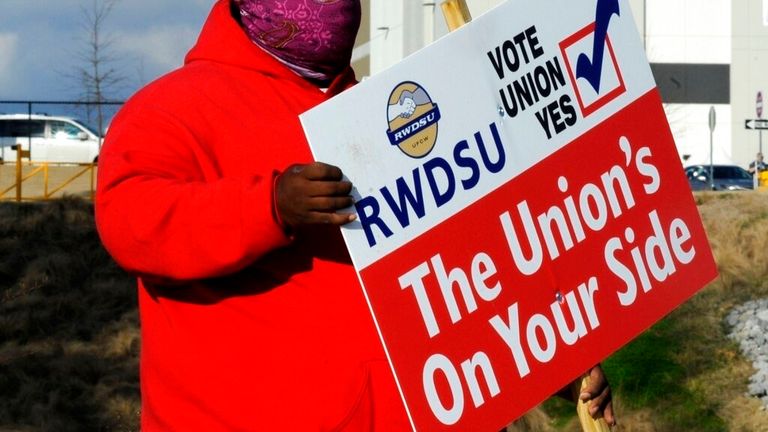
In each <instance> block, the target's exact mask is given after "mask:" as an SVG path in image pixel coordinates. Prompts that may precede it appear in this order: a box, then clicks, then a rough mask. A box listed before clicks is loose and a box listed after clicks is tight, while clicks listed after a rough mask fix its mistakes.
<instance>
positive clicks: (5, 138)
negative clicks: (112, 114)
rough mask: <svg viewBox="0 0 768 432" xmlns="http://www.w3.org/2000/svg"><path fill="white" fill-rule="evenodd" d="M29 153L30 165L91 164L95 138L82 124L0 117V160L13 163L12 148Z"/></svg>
mask: <svg viewBox="0 0 768 432" xmlns="http://www.w3.org/2000/svg"><path fill="white" fill-rule="evenodd" d="M17 144H18V145H21V148H22V149H23V150H31V151H30V157H29V160H30V161H31V162H65V163H91V162H95V161H96V160H97V159H98V157H99V137H98V136H97V135H96V133H94V132H93V131H92V130H91V129H89V128H88V127H86V126H85V125H84V124H83V123H82V122H78V121H77V120H75V119H72V118H69V117H56V116H49V115H42V114H32V115H29V114H0V159H1V160H2V161H4V162H5V163H11V162H15V161H16V150H14V149H13V147H14V146H16V145H17Z"/></svg>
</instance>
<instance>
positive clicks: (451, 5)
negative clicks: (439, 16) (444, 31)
mask: <svg viewBox="0 0 768 432" xmlns="http://www.w3.org/2000/svg"><path fill="white" fill-rule="evenodd" d="M440 7H441V8H442V9H443V16H444V17H445V23H446V24H448V30H449V31H454V30H456V29H457V28H459V27H461V26H463V25H464V24H466V23H468V22H470V21H472V15H470V14H469V8H468V7H467V2H466V0H445V1H444V2H442V3H441V4H440Z"/></svg>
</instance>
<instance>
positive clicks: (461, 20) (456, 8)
mask: <svg viewBox="0 0 768 432" xmlns="http://www.w3.org/2000/svg"><path fill="white" fill-rule="evenodd" d="M440 7H441V8H442V10H443V16H444V17H445V22H446V24H448V30H449V31H454V30H456V29H457V28H459V27H461V26H463V25H464V24H466V23H468V22H470V21H472V15H470V13H469V8H468V7H467V2H466V0H445V1H444V2H442V3H441V4H440ZM588 383H589V376H584V377H582V379H581V381H580V382H577V383H576V384H575V385H574V390H575V391H576V400H577V402H576V412H577V413H578V414H579V422H581V428H582V430H584V432H610V430H611V428H610V426H608V423H606V422H605V420H603V419H602V418H601V419H599V420H595V419H593V418H592V416H591V415H589V406H588V404H586V403H584V402H582V401H580V400H578V399H579V398H578V395H579V394H580V393H581V390H583V389H584V388H586V387H587V384H588Z"/></svg>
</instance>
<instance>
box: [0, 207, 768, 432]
mask: <svg viewBox="0 0 768 432" xmlns="http://www.w3.org/2000/svg"><path fill="white" fill-rule="evenodd" d="M696 199H697V202H698V204H699V209H700V211H701V214H702V218H703V220H704V223H705V226H706V229H707V232H708V234H709V237H710V242H711V244H712V248H713V251H714V254H715V258H716V260H717V263H718V268H719V271H720V277H719V278H718V279H717V280H716V281H715V282H713V283H712V284H711V285H710V286H708V287H707V288H705V289H704V290H702V291H701V292H700V293H699V294H698V295H696V296H695V297H694V298H693V299H692V300H691V301H689V302H687V303H686V304H685V305H683V306H682V307H681V308H679V309H678V310H676V311H675V312H674V313H672V314H671V315H670V316H669V317H668V318H667V319H665V320H664V321H663V323H662V324H661V325H660V326H659V327H658V328H655V329H654V330H653V331H652V334H651V335H650V336H651V339H646V342H648V340H651V341H652V342H653V341H657V340H658V341H660V342H659V343H673V344H674V350H673V351H672V354H671V357H670V359H669V362H670V363H671V364H672V366H673V367H674V368H676V369H674V370H675V371H676V373H677V374H678V375H675V376H674V378H673V379H674V381H673V382H674V384H675V385H677V386H679V387H680V388H682V389H683V390H684V393H685V395H686V396H687V397H688V398H687V399H685V400H684V401H683V402H680V400H677V399H675V398H673V397H671V396H670V397H669V398H667V399H664V397H663V396H662V399H661V400H652V401H650V402H647V403H646V404H644V405H643V404H640V405H638V404H637V403H636V402H635V401H633V400H632V399H631V395H630V394H629V392H626V391H622V388H621V387H618V388H616V390H617V391H616V396H615V400H616V402H615V405H616V411H617V412H618V414H619V421H620V424H621V430H622V431H625V432H676V431H684V430H704V429H691V428H685V427H682V426H680V425H682V424H687V423H685V422H690V421H691V417H694V418H695V417H697V416H699V413H706V414H707V415H708V416H710V417H712V418H716V419H719V420H718V422H719V423H718V422H715V426H713V427H712V428H710V429H706V430H727V431H735V432H762V431H766V430H768V427H767V426H766V425H768V414H766V412H765V411H763V410H761V409H760V404H759V403H758V402H757V401H755V400H751V399H747V398H745V397H744V393H745V390H746V383H747V380H748V377H749V376H750V375H751V373H752V368H751V366H750V364H749V363H748V362H747V361H745V360H744V359H743V357H742V356H741V355H740V353H739V352H738V349H737V347H736V345H735V344H734V343H733V342H732V341H730V340H728V339H727V338H726V337H725V334H726V333H727V331H728V329H727V328H726V327H725V325H724V324H723V318H724V317H725V315H726V314H727V313H728V312H729V311H730V309H731V308H732V307H734V306H735V305H738V304H741V303H743V302H745V301H747V300H750V299H753V298H760V297H767V296H768V248H767V247H768V195H763V194H760V193H734V194H728V193H718V194H711V193H704V194H701V195H697V196H696ZM138 349H139V333H138V322H137V315H136V298H135V284H134V281H133V279H132V278H131V277H129V276H128V275H126V274H124V273H123V272H122V271H121V270H119V269H118V268H117V267H116V266H115V264H114V263H113V262H112V260H111V259H110V258H109V256H108V255H107V254H106V252H105V251H104V250H103V249H102V248H101V245H100V242H99V240H98V237H97V235H96V233H95V230H94V226H93V216H92V206H91V205H90V204H88V203H86V202H84V201H82V200H78V199H74V198H66V199H63V200H58V201H53V202H49V203H46V204H22V205H16V204H8V203H5V204H0V430H2V431H19V432H27V431H91V430H93V431H134V430H138V410H139V390H138V359H137V356H138ZM637 360H638V361H639V362H642V361H643V359H642V358H639V359H637ZM642 379H643V377H640V380H639V381H640V382H642ZM664 392H665V389H664V388H662V389H661V393H662V395H663V393H664ZM670 393H675V394H678V395H679V391H670ZM689 405H693V406H689ZM561 409H562V410H565V411H567V412H569V413H570V412H572V408H571V407H569V406H565V407H564V408H561ZM554 417H557V416H555V415H553V414H552V409H550V408H547V409H543V408H536V409H534V410H533V411H532V412H530V413H529V414H527V415H526V416H525V417H524V418H523V419H521V420H520V421H518V422H516V423H515V424H514V425H512V426H510V427H509V428H508V431H510V432H534V431H536V432H552V431H556V430H559V431H578V430H579V426H578V423H577V421H576V420H575V419H572V418H571V419H568V418H567V417H566V418H565V420H563V419H562V418H560V419H557V418H554ZM553 418H554V420H553ZM717 425H720V426H717Z"/></svg>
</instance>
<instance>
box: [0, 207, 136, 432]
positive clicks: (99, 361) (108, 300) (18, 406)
mask: <svg viewBox="0 0 768 432" xmlns="http://www.w3.org/2000/svg"><path fill="white" fill-rule="evenodd" d="M137 328H138V322H137V316H136V298H135V282H134V281H133V279H132V278H131V277H129V276H128V275H126V274H124V273H123V272H122V271H121V270H119V269H118V268H117V266H116V265H115V264H114V263H113V261H112V260H111V259H110V258H109V256H108V255H107V253H106V252H105V251H104V250H103V249H102V247H101V243H100V241H99V239H98V236H97V235H96V232H95V229H94V222H93V208H92V206H91V205H90V204H89V203H87V202H85V201H82V200H79V199H74V198H66V199H62V200H57V201H52V202H49V203H45V204H21V205H18V204H11V203H3V204H0V430H4V431H5V430H8V431H16V430H17V431H91V430H93V431H102V430H103V431H113V430H138V423H137V413H138V409H139V389H138V363H137V356H138V346H139V344H138V330H137Z"/></svg>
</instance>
